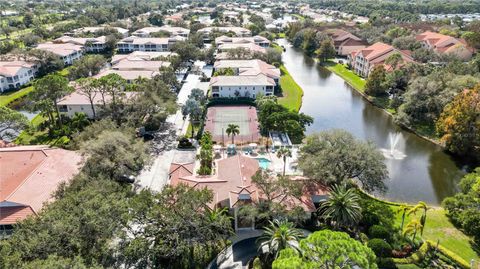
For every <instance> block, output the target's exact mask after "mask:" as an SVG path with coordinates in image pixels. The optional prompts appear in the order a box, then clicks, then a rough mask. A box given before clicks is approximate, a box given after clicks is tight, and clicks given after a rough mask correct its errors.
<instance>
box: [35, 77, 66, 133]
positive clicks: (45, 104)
mask: <svg viewBox="0 0 480 269" xmlns="http://www.w3.org/2000/svg"><path fill="white" fill-rule="evenodd" d="M33 87H34V91H33V92H32V93H31V95H30V100H31V101H32V102H33V109H34V110H37V111H38V110H40V111H41V113H42V114H43V115H47V116H48V119H49V121H50V123H54V117H55V116H54V115H56V116H57V122H58V124H59V125H60V126H62V117H61V116H60V112H59V110H58V105H57V103H58V101H59V100H60V98H62V97H64V96H65V95H66V94H68V93H69V92H71V91H72V90H73V89H72V88H71V87H70V86H69V85H68V79H67V78H65V77H62V76H60V75H56V74H50V75H47V76H45V77H43V78H40V79H38V80H37V81H36V82H35V84H34V85H33Z"/></svg>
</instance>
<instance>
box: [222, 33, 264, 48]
mask: <svg viewBox="0 0 480 269" xmlns="http://www.w3.org/2000/svg"><path fill="white" fill-rule="evenodd" d="M248 43H252V44H255V45H258V46H260V47H262V48H267V47H269V46H270V40H268V39H267V38H265V37H263V36H259V35H256V36H253V37H229V36H220V37H217V38H215V44H216V45H217V46H221V45H224V44H248Z"/></svg>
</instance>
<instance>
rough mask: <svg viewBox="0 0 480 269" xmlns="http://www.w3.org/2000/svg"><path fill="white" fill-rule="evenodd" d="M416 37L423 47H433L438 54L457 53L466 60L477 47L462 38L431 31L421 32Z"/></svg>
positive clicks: (456, 54)
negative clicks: (469, 44)
mask: <svg viewBox="0 0 480 269" xmlns="http://www.w3.org/2000/svg"><path fill="white" fill-rule="evenodd" d="M415 38H416V40H417V41H419V42H420V44H422V47H423V48H426V49H431V50H433V51H435V52H436V53H438V54H449V55H455V56H457V57H458V58H460V59H461V60H464V61H468V60H470V59H471V58H472V55H473V53H474V52H475V49H473V48H472V47H470V46H468V44H467V42H466V41H465V40H464V39H462V38H455V37H452V36H448V35H442V34H439V33H435V32H430V31H427V32H424V33H422V34H419V35H417V36H416V37H415Z"/></svg>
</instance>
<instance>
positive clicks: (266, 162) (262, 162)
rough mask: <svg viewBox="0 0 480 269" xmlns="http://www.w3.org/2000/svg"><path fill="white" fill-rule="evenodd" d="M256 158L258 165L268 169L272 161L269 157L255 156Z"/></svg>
mask: <svg viewBox="0 0 480 269" xmlns="http://www.w3.org/2000/svg"><path fill="white" fill-rule="evenodd" d="M255 159H256V160H257V161H258V165H259V166H260V168H262V169H265V170H266V169H268V168H269V167H270V163H271V161H270V160H269V159H266V158H255Z"/></svg>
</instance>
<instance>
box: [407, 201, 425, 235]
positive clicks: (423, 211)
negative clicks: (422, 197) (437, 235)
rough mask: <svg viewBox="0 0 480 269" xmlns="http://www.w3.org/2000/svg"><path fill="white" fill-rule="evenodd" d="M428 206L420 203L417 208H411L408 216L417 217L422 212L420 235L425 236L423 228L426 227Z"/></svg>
mask: <svg viewBox="0 0 480 269" xmlns="http://www.w3.org/2000/svg"><path fill="white" fill-rule="evenodd" d="M428 209H429V208H428V206H427V204H426V203H425V202H422V201H420V202H418V203H417V204H416V205H415V206H413V207H411V208H410V209H409V210H408V212H407V215H411V214H413V215H416V214H417V212H418V211H422V215H421V216H420V224H421V226H420V234H421V235H423V228H424V227H425V223H426V222H427V211H428Z"/></svg>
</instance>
